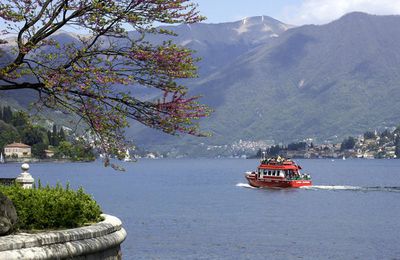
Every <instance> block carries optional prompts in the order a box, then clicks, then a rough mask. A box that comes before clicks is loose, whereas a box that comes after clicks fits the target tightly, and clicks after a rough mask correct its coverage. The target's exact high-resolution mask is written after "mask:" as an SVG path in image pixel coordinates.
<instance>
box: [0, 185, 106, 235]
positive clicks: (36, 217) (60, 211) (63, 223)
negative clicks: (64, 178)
mask: <svg viewBox="0 0 400 260" xmlns="http://www.w3.org/2000/svg"><path fill="white" fill-rule="evenodd" d="M0 192H2V193H4V194H5V195H6V196H7V197H9V198H10V199H11V200H12V202H13V204H14V206H15V208H16V210H17V214H18V219H19V221H18V228H20V229H23V230H32V229H58V228H74V227H79V226H83V225H85V224H87V223H93V222H98V221H99V220H100V214H101V209H100V207H99V205H98V204H97V203H96V201H94V200H93V198H92V197H91V196H90V195H88V194H86V193H84V191H83V189H82V188H80V189H78V190H77V191H74V190H71V189H69V187H68V185H67V187H66V188H63V187H62V186H61V185H59V184H57V186H56V187H55V188H50V187H49V186H46V187H40V184H39V187H37V188H33V189H23V188H21V187H20V186H18V185H15V186H0Z"/></svg>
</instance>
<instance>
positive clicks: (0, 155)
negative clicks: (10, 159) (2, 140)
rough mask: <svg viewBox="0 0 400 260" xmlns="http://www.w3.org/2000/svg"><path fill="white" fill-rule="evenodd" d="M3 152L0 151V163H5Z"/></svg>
mask: <svg viewBox="0 0 400 260" xmlns="http://www.w3.org/2000/svg"><path fill="white" fill-rule="evenodd" d="M5 162H6V161H5V160H4V156H3V153H0V163H5Z"/></svg>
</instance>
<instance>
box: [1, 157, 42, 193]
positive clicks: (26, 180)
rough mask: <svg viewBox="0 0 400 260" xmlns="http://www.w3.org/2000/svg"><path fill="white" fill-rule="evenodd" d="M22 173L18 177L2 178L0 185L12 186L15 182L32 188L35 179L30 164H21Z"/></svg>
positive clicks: (25, 187)
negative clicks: (30, 171) (30, 170)
mask: <svg viewBox="0 0 400 260" xmlns="http://www.w3.org/2000/svg"><path fill="white" fill-rule="evenodd" d="M21 170H22V173H21V174H20V175H18V177H17V178H0V185H5V186H11V185H14V183H15V182H16V183H18V184H20V185H21V186H22V187H23V188H24V189H31V188H32V186H33V183H34V182H35V180H34V179H33V177H32V175H31V174H30V173H29V172H28V170H29V165H28V164H27V163H24V164H22V165H21Z"/></svg>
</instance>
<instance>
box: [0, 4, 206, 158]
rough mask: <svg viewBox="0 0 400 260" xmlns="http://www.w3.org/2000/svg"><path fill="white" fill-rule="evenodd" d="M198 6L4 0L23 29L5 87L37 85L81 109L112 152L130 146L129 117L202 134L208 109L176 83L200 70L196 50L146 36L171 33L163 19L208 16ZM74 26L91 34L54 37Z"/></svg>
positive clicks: (15, 28) (1, 13)
mask: <svg viewBox="0 0 400 260" xmlns="http://www.w3.org/2000/svg"><path fill="white" fill-rule="evenodd" d="M196 8H197V6H196V5H195V4H193V3H190V0H164V1H159V0H145V1H142V0H130V1H129V0H123V1H102V0H82V1H76V0H55V1H44V0H33V1H16V0H5V1H2V2H1V3H0V21H4V22H5V23H6V25H7V30H6V32H5V33H6V34H8V33H16V34H17V35H18V36H17V47H16V50H15V51H16V53H15V57H14V58H13V59H12V61H10V62H9V63H8V64H6V65H4V66H2V67H0V80H2V81H3V82H5V83H3V84H0V90H11V89H33V90H36V91H37V92H38V93H39V94H40V100H39V101H38V104H39V105H44V106H46V107H49V108H52V109H57V110H62V111H64V112H70V113H74V114H77V115H78V116H79V117H80V118H81V119H82V120H83V121H84V122H86V124H87V126H88V131H89V132H90V133H91V134H92V135H94V136H95V137H96V139H95V142H96V143H95V144H96V145H98V146H100V147H101V149H102V151H101V152H102V153H106V154H119V153H123V152H124V151H125V150H126V148H127V147H128V146H129V145H128V142H127V140H126V139H125V137H124V131H123V129H124V128H125V127H127V126H128V121H127V118H130V119H133V120H136V121H138V122H140V123H142V124H144V125H146V126H148V127H152V128H155V129H159V130H161V131H164V132H166V133H169V134H179V133H187V134H191V135H202V133H200V132H199V130H198V126H197V123H196V122H197V121H198V119H200V118H202V117H205V116H207V115H208V113H209V109H208V108H207V107H206V106H204V105H201V104H199V103H198V102H197V99H198V97H188V96H187V88H186V87H185V86H183V85H180V84H178V83H177V82H176V80H177V79H182V78H192V77H194V76H195V72H196V67H195V66H194V62H195V60H194V59H193V58H192V56H191V51H190V50H187V49H185V48H183V47H178V46H177V45H175V44H172V43H171V42H163V43H161V44H159V45H156V46H154V45H152V44H150V43H149V42H147V41H145V39H144V36H145V35H146V34H171V35H172V32H169V31H166V30H164V29H157V28H156V27H155V24H157V23H164V24H175V23H194V22H198V21H201V20H202V19H203V17H201V16H199V14H198V12H197V10H196ZM68 26H73V27H74V28H75V29H83V30H86V31H87V32H88V35H87V36H85V37H83V36H80V37H77V39H76V41H75V42H68V43H63V42H58V41H57V39H56V38H55V37H52V36H54V34H55V33H56V32H58V31H60V30H62V29H63V28H66V27H68ZM128 29H134V30H135V31H136V32H138V33H139V36H137V34H129V33H128V31H127V30H128ZM0 46H1V44H0ZM21 78H23V79H24V83H21V81H20V79H21ZM28 78H29V79H30V80H26V79H28ZM0 82H1V81H0ZM139 86H144V87H149V88H152V89H154V90H157V91H159V93H160V95H162V96H163V97H162V98H161V99H159V100H152V101H150V100H142V99H140V98H139V97H135V96H133V95H132V94H131V93H133V92H135V89H136V88H138V87H139ZM106 164H107V161H106Z"/></svg>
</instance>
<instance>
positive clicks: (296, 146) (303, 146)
mask: <svg viewBox="0 0 400 260" xmlns="http://www.w3.org/2000/svg"><path fill="white" fill-rule="evenodd" d="M306 148H307V143H306V142H298V143H290V144H288V147H287V149H288V150H289V151H299V150H305V149H306Z"/></svg>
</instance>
